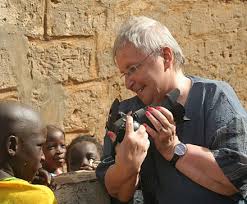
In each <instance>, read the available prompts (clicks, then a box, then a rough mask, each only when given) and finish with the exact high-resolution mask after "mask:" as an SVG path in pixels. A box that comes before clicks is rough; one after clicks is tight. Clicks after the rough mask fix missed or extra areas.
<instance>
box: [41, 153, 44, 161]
mask: <svg viewBox="0 0 247 204" xmlns="http://www.w3.org/2000/svg"><path fill="white" fill-rule="evenodd" d="M43 161H45V155H44V152H43V151H41V162H43Z"/></svg>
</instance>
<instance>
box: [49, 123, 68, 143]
mask: <svg viewBox="0 0 247 204" xmlns="http://www.w3.org/2000/svg"><path fill="white" fill-rule="evenodd" d="M46 129H47V138H48V137H49V135H51V134H53V133H54V132H56V131H59V132H62V133H63V136H64V139H65V132H64V131H63V130H62V129H61V128H59V127H57V126H55V125H51V124H48V125H46Z"/></svg>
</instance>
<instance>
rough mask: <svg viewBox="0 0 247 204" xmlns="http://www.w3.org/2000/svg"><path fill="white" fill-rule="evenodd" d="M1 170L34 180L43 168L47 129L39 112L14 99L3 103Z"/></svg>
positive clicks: (0, 120)
mask: <svg viewBox="0 0 247 204" xmlns="http://www.w3.org/2000/svg"><path fill="white" fill-rule="evenodd" d="M0 132H1V135H0V169H2V171H4V172H6V177H8V175H9V176H15V177H17V178H21V179H24V180H27V181H31V180H32V179H33V177H34V175H35V173H36V172H37V170H38V169H39V168H41V163H40V162H41V156H42V154H43V152H42V146H43V144H44V143H45V140H46V128H45V126H44V124H43V122H42V120H41V117H40V115H39V113H37V112H36V111H34V110H33V109H32V108H31V107H29V106H27V105H24V104H21V103H18V102H13V101H5V102H0Z"/></svg>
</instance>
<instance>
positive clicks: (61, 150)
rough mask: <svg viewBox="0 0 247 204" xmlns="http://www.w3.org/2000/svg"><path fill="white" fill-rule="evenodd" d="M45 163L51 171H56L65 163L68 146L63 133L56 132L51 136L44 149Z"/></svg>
mask: <svg viewBox="0 0 247 204" xmlns="http://www.w3.org/2000/svg"><path fill="white" fill-rule="evenodd" d="M43 152H44V155H45V163H46V166H47V167H48V168H49V169H51V170H52V169H53V170H56V169H57V168H60V167H62V166H63V165H64V163H65V152H66V146H65V141H64V134H63V132H61V131H54V132H52V133H50V134H49V136H48V137H47V141H46V143H45V145H44V147H43Z"/></svg>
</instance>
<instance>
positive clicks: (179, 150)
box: [174, 143, 187, 156]
mask: <svg viewBox="0 0 247 204" xmlns="http://www.w3.org/2000/svg"><path fill="white" fill-rule="evenodd" d="M186 151H187V146H186V145H185V144H183V143H179V144H177V145H176V146H175V152H174V153H175V154H177V155H179V156H183V155H184V154H185V153H186Z"/></svg>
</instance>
